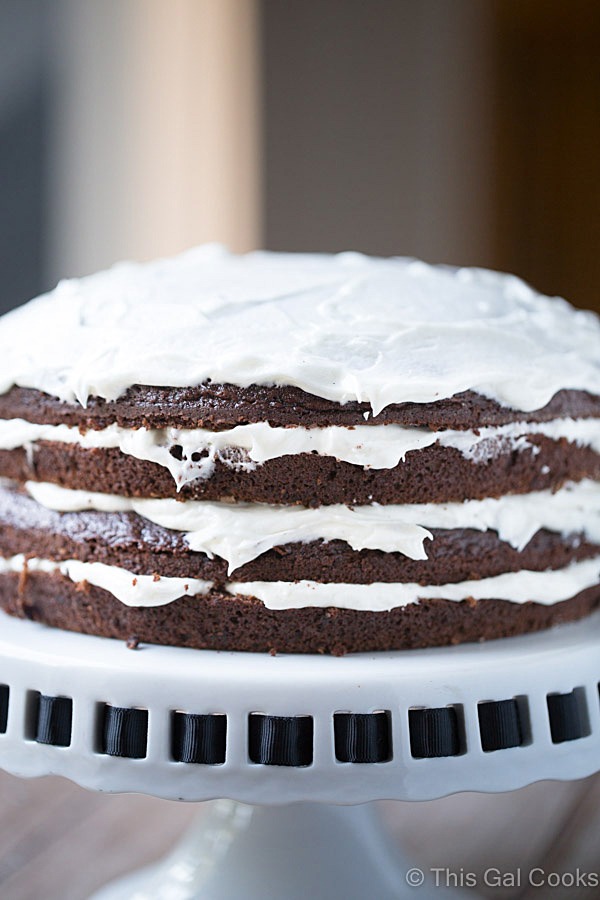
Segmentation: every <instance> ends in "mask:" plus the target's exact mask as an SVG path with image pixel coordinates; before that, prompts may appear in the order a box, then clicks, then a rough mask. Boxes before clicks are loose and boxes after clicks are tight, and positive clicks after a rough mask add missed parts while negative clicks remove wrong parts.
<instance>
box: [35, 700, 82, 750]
mask: <svg viewBox="0 0 600 900" xmlns="http://www.w3.org/2000/svg"><path fill="white" fill-rule="evenodd" d="M72 721H73V701H72V700H71V698H70V697H47V696H45V695H44V694H41V695H40V697H39V698H38V710H37V726H36V733H35V739H36V741H37V742H38V744H53V745H54V746H55V747H68V746H69V745H70V743H71V725H72Z"/></svg>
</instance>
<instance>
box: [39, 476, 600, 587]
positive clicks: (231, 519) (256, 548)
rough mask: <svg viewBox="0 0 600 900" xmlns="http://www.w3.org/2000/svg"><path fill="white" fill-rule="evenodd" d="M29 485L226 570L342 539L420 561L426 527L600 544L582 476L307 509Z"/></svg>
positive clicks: (67, 507) (594, 501)
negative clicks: (160, 535)
mask: <svg viewBox="0 0 600 900" xmlns="http://www.w3.org/2000/svg"><path fill="white" fill-rule="evenodd" d="M26 487H27V490H28V492H29V493H30V494H31V496H32V497H33V498H34V499H35V500H36V501H37V502H38V503H40V504H41V505H42V506H45V507H47V508H49V509H54V510H58V511H60V512H73V511H77V510H86V509H88V510H89V509H92V510H99V511H103V512H129V511H130V512H136V513H137V514H138V515H140V516H142V517H143V518H145V519H148V520H149V521H151V522H154V523H155V524H157V525H160V526H162V527H164V528H169V529H173V530H175V531H181V532H184V533H185V538H186V541H187V543H188V544H189V547H190V549H192V550H195V551H199V552H202V553H206V554H207V555H208V556H213V555H216V556H219V557H221V558H222V559H225V560H227V562H228V564H229V571H230V572H232V571H234V570H235V569H237V568H239V567H240V566H242V565H244V564H245V563H247V562H249V561H250V560H252V559H255V558H256V557H257V556H259V555H260V554H261V553H264V552H265V551H267V550H270V549H272V548H273V547H277V546H281V545H283V544H286V543H293V542H295V541H296V542H298V541H304V542H308V541H314V540H318V539H323V540H326V541H330V540H343V541H346V543H348V544H349V546H350V547H352V549H354V550H364V549H375V550H382V551H385V552H393V551H396V552H400V553H403V554H404V555H405V556H408V557H410V558H411V559H426V558H427V552H426V547H425V541H426V540H427V539H430V538H432V534H431V531H430V530H429V529H455V528H474V529H476V530H478V531H487V530H492V531H495V532H497V534H498V536H499V537H500V539H501V540H503V541H507V542H508V543H510V544H511V545H512V546H513V547H516V548H517V549H522V548H523V547H525V545H526V544H527V543H528V542H529V540H530V539H531V538H532V537H533V535H534V534H536V532H538V531H539V530H540V529H542V528H546V529H548V530H549V531H556V532H559V533H562V534H570V533H583V534H585V535H586V536H587V537H588V538H590V539H591V540H592V541H594V542H600V484H599V483H597V482H595V481H590V480H586V481H582V482H579V483H577V484H569V485H566V486H565V487H564V488H562V489H561V490H560V491H557V492H556V493H552V492H551V491H537V492H534V493H531V494H518V495H507V496H504V497H500V498H498V499H494V498H491V497H490V498H487V499H485V500H468V501H465V502H464V503H423V504H406V505H390V506H379V505H377V504H372V505H370V506H357V507H348V506H343V505H337V506H324V507H323V506H322V507H319V508H317V509H305V508H303V507H298V506H268V505H262V504H247V503H210V502H206V501H195V500H188V501H185V502H181V501H178V500H172V499H161V500H150V499H144V500H136V499H131V498H128V497H118V496H116V495H111V494H99V493H93V492H89V491H75V490H69V489H67V488H62V487H58V486H57V485H54V484H49V483H41V482H34V481H30V482H27V485H26Z"/></svg>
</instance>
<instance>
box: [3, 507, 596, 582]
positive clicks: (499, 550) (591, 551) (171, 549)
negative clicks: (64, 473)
mask: <svg viewBox="0 0 600 900" xmlns="http://www.w3.org/2000/svg"><path fill="white" fill-rule="evenodd" d="M432 533H433V540H431V541H427V543H426V548H427V555H428V559H426V560H414V559H410V558H409V557H407V556H404V555H403V554H402V553H384V552H382V551H381V550H361V551H356V550H352V548H351V547H349V546H348V544H346V543H345V542H344V541H329V542H324V541H312V542H310V543H300V542H298V543H288V544H284V545H283V546H281V547H277V548H275V549H273V550H269V551H268V552H266V553H263V554H262V555H261V556H259V557H258V558H257V559H255V560H253V561H252V562H249V563H247V564H246V565H244V566H241V567H240V568H239V569H236V570H235V571H234V572H233V573H231V574H230V575H228V574H227V563H226V562H225V561H224V560H222V559H219V558H215V559H209V558H208V556H206V555H205V554H203V553H197V552H194V551H192V550H190V548H189V546H188V544H187V543H186V541H185V538H184V536H183V534H182V533H180V532H175V531H170V530H168V529H166V528H162V527H160V526H159V525H154V524H153V523H151V522H148V521H147V520H145V519H143V518H142V517H141V516H138V515H136V514H135V513H103V512H76V513H58V512H54V511H53V510H48V509H45V508H44V507H42V506H40V505H39V504H37V503H36V502H35V501H34V500H32V499H31V498H30V497H28V496H26V495H24V494H19V493H16V492H15V491H12V490H7V489H0V556H2V557H11V556H15V555H17V554H20V553H23V554H25V555H28V556H33V557H38V558H40V559H49V560H57V561H58V560H67V559H78V560H81V561H82V562H101V563H106V564H108V565H112V566H119V567H120V568H123V569H126V570H128V571H130V572H133V573H135V574H136V575H153V574H154V573H159V574H160V575H163V576H175V577H177V576H181V577H183V578H200V579H204V580H208V581H213V582H215V583H216V584H217V585H223V584H224V583H225V582H227V581H300V580H304V579H306V580H309V581H317V582H326V583H336V582H339V583H342V584H371V583H374V582H387V583H394V582H408V583H417V584H447V583H450V582H460V581H469V580H472V579H478V578H488V577H491V576H494V575H499V574H501V573H503V572H518V571H519V570H521V569H527V570H531V571H536V572H542V571H544V570H546V569H559V568H563V567H565V566H568V565H569V564H570V563H571V562H578V561H581V560H584V559H589V558H591V557H594V556H598V555H600V546H597V545H595V544H593V543H590V542H588V541H586V540H585V539H584V538H583V537H582V536H581V535H569V536H567V537H563V536H561V535H559V534H555V533H553V532H550V531H545V530H542V531H538V533H537V534H536V535H534V536H533V538H532V539H531V540H530V541H529V543H528V544H527V546H526V547H525V548H524V549H523V550H521V551H518V550H516V549H515V548H514V547H512V546H511V545H510V544H508V543H506V542H504V541H501V540H500V539H499V538H498V535H497V534H496V532H493V531H476V530H474V529H455V530H436V531H433V532H432Z"/></svg>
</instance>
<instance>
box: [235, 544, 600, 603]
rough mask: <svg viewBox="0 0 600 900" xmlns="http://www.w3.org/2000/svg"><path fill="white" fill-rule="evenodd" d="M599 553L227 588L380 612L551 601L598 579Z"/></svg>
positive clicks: (269, 598)
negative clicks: (476, 570) (547, 565)
mask: <svg viewBox="0 0 600 900" xmlns="http://www.w3.org/2000/svg"><path fill="white" fill-rule="evenodd" d="M599 579H600V557H596V558H595V559H591V560H586V561H585V562H579V563H573V564H572V565H570V566H568V567H567V568H565V569H557V570H555V571H551V570H548V571H546V572H531V571H529V570H526V569H521V571H520V572H506V573H504V574H503V575H494V576H493V577H491V578H482V579H481V580H479V581H461V582H458V583H456V584H441V585H435V584H432V585H427V586H426V587H424V586H423V585H420V584H384V583H382V582H378V583H376V584H320V583H318V582H315V581H298V582H281V581H247V582H232V583H230V584H228V585H227V590H228V591H230V592H231V593H232V594H238V593H241V594H251V595H252V596H253V597H258V599H259V600H262V602H263V603H264V604H265V606H266V607H267V608H268V609H295V608H302V607H305V606H319V607H328V606H334V607H337V608H338V609H359V610H363V611H366V610H369V611H371V612H384V611H386V610H390V609H394V608H396V607H398V606H408V605H409V604H411V603H418V602H419V600H427V599H436V598H439V599H441V600H454V601H457V602H460V601H461V600H465V599H468V598H471V597H472V598H473V599H475V600H510V601H511V602H512V603H526V602H527V601H528V600H533V601H535V602H536V603H542V604H543V605H544V606H552V605H553V604H555V603H560V602H561V600H568V599H569V598H570V597H573V596H575V594H577V593H578V592H579V591H583V590H584V589H585V588H588V587H593V586H594V585H595V584H598V581H599Z"/></svg>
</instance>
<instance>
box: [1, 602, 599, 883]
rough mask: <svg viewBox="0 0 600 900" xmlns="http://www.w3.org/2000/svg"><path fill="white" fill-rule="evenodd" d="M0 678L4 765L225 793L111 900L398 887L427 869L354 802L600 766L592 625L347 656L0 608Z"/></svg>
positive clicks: (191, 794)
mask: <svg viewBox="0 0 600 900" xmlns="http://www.w3.org/2000/svg"><path fill="white" fill-rule="evenodd" d="M0 673H1V674H0V766H1V767H2V768H4V769H6V770H7V771H9V772H12V773H13V774H15V775H20V776H39V775H46V774H58V775H63V776H66V777H68V778H70V779H72V780H73V781H75V782H77V783H78V784H80V785H83V786H84V787H87V788H91V789H93V790H99V791H135V792H141V793H145V794H151V795H154V796H156V797H164V798H168V799H180V800H194V801H198V800H215V798H227V799H218V800H216V802H215V803H213V804H211V806H212V808H211V810H210V812H209V814H208V815H204V816H203V817H202V821H201V822H200V824H199V825H198V826H197V828H196V829H195V830H192V831H191V832H190V833H189V834H188V836H187V838H186V839H185V841H184V842H183V844H182V845H181V847H180V848H179V849H178V850H177V851H176V852H175V854H174V855H172V856H171V857H170V858H168V859H167V860H166V861H165V862H163V863H161V864H159V865H158V866H156V867H153V868H152V869H149V870H145V871H143V872H141V873H138V874H137V875H135V876H131V877H130V878H128V879H126V880H125V881H121V882H119V883H118V884H115V885H114V886H112V887H110V888H108V889H105V890H104V891H102V892H101V893H100V894H99V895H97V896H98V897H102V900H108V898H110V900H118V898H135V900H142V898H155V900H158V898H161V900H166V898H173V900H174V898H181V900H183V898H192V897H198V898H199V897H202V898H211V900H225V898H227V900H238V898H243V900H253V898H258V897H260V898H265V897H266V898H270V897H281V898H286V900H295V898H300V897H302V898H305V897H307V896H309V897H312V898H328V900H331V898H338V897H340V898H342V897H343V898H344V900H353V898H356V900H364V898H366V897H377V898H378V900H387V898H392V897H401V896H406V893H407V884H409V885H411V884H414V885H415V886H418V885H419V884H420V878H421V875H420V874H419V870H410V864H409V863H407V862H406V861H405V860H402V859H399V858H398V854H397V852H396V851H395V850H394V849H393V848H391V847H390V842H389V839H388V838H387V836H386V835H385V833H384V832H383V830H382V828H381V826H380V825H379V823H378V822H377V821H376V816H375V812H374V810H373V806H372V804H371V805H367V806H357V805H354V804H365V803H367V802H368V801H373V800H378V799H402V800H428V799H433V798H438V797H442V796H445V795H447V794H450V793H454V792H457V791H485V792H495V791H508V790H513V789H515V788H519V787H522V786H524V785H527V784H530V783H532V782H534V781H538V780H541V779H559V780H568V779H575V778H581V777H583V776H586V775H591V774H592V773H594V772H596V771H598V770H599V769H600V703H599V682H600V614H597V615H595V616H593V617H591V618H588V619H586V620H583V621H582V622H579V623H576V624H572V625H564V626H561V627H560V628H556V629H554V630H551V631H548V632H543V633H540V634H537V635H532V636H526V637H518V638H511V639H507V640H501V641H493V642H489V643H487V644H468V645H463V646H460V647H450V648H439V649H432V650H419V651H408V652H394V653H377V654H359V655H352V656H348V657H344V658H339V659H336V658H331V657H324V656H299V655H282V656H276V657H271V656H268V655H260V654H247V653H226V652H220V653H218V652H212V651H196V650H186V649H180V648H169V647H155V646H148V645H144V646H142V647H141V648H139V649H138V650H136V651H133V650H130V649H128V648H127V647H126V646H125V645H124V644H123V643H121V642H119V641H113V640H108V639H104V638H95V637H90V636H87V635H78V634H71V633H68V632H61V631H57V630H54V629H48V628H46V627H44V626H42V625H38V624H35V623H32V622H25V621H20V620H16V619H11V618H10V617H7V616H5V615H4V614H0ZM115 753H126V754H128V755H127V756H118V755H113V754H115ZM441 754H445V755H441ZM182 759H184V760H185V759H187V760H191V759H193V760H195V761H180V760H182ZM349 759H352V760H355V761H348V760H349ZM360 759H362V760H367V759H369V760H372V759H376V760H378V761H362V762H361V761H358V760H360ZM336 804H341V805H336ZM411 879H412V881H411ZM440 890H441V889H436V890H435V892H432V891H431V890H429V889H428V888H427V886H425V889H422V890H421V891H419V892H418V896H419V897H421V898H427V897H429V896H433V895H434V894H435V896H436V897H437V896H438V894H439V891H440Z"/></svg>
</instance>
